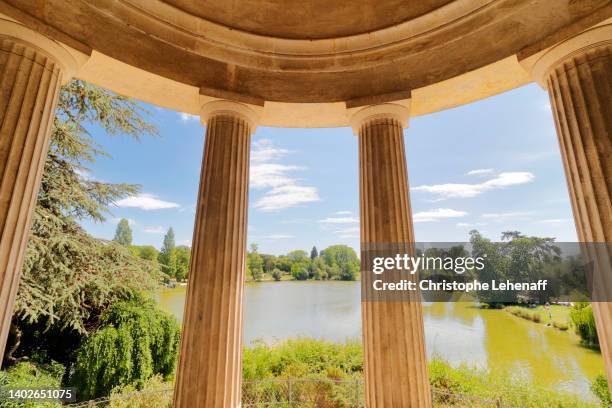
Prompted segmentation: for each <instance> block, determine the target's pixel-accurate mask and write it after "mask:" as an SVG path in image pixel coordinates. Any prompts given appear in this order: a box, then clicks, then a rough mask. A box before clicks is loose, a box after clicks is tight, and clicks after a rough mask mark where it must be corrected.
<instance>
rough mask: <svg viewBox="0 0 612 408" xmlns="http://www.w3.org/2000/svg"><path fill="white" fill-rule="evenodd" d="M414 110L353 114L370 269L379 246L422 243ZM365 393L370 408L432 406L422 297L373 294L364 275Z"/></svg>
mask: <svg viewBox="0 0 612 408" xmlns="http://www.w3.org/2000/svg"><path fill="white" fill-rule="evenodd" d="M408 113H409V112H408V109H407V108H406V107H404V106H402V105H399V104H382V105H374V106H369V107H366V108H364V109H361V110H359V111H358V112H357V113H355V114H354V115H353V116H352V124H353V130H354V131H355V133H357V134H358V137H359V178H360V182H359V183H360V188H359V191H360V206H361V210H360V213H361V217H360V218H361V245H362V251H361V253H362V256H361V262H362V265H361V266H362V267H361V270H362V271H367V269H368V268H369V265H368V263H369V260H368V259H369V254H371V251H372V250H373V249H382V250H385V249H389V248H393V249H398V250H400V251H410V248H411V247H412V244H413V243H414V231H413V228H412V213H411V209H410V196H409V193H408V172H407V168H406V155H405V149H404V135H403V128H404V126H405V125H407V119H408ZM361 279H362V282H361V284H362V294H364V295H363V296H362V303H361V310H362V324H363V343H364V352H365V397H366V406H367V407H368V408H410V407H414V408H416V407H419V408H423V407H425V408H426V407H431V404H432V402H431V394H430V388H429V381H428V375H427V355H426V353H425V336H424V330H423V314H422V307H421V302H420V300H419V299H416V296H415V295H414V294H411V295H406V296H405V297H403V298H402V299H398V298H397V296H394V298H393V299H392V300H387V301H385V300H384V299H380V298H379V299H377V300H372V299H368V294H367V293H368V289H367V288H369V287H370V286H371V285H372V275H371V273H366V272H362V278H361Z"/></svg>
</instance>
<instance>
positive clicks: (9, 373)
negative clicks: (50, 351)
mask: <svg viewBox="0 0 612 408" xmlns="http://www.w3.org/2000/svg"><path fill="white" fill-rule="evenodd" d="M63 374H64V366H63V365H61V364H59V363H57V362H50V363H48V364H35V363H33V362H30V361H27V362H25V361H24V362H20V363H18V364H15V365H14V366H12V367H11V368H9V369H8V370H6V371H2V372H0V388H1V390H0V407H1V408H17V407H19V408H34V407H37V408H41V407H43V408H44V407H49V408H51V407H53V408H56V407H57V408H59V407H60V406H61V404H59V403H55V402H44V403H43V402H38V401H10V400H9V399H8V396H7V394H6V393H5V390H6V389H19V388H40V389H47V388H58V387H60V384H61V379H62V376H63Z"/></svg>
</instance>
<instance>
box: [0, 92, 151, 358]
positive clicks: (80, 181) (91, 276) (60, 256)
mask: <svg viewBox="0 0 612 408" xmlns="http://www.w3.org/2000/svg"><path fill="white" fill-rule="evenodd" d="M144 115H146V111H145V110H144V109H143V108H142V107H141V105H140V104H138V103H137V102H135V101H133V100H130V99H128V98H125V97H123V96H120V95H116V94H114V93H111V92H109V91H106V90H104V89H101V88H98V87H96V86H93V85H90V84H87V83H85V82H82V81H72V82H70V83H69V84H67V85H66V86H65V87H64V88H62V90H61V93H60V97H59V102H58V107H57V112H56V117H55V120H54V122H53V127H52V133H51V141H50V146H49V152H48V158H47V161H46V163H45V168H44V173H43V176H42V182H41V188H40V192H39V194H38V200H37V204H36V207H35V210H34V215H33V223H32V229H31V234H30V240H29V243H28V246H27V250H26V255H25V261H24V265H23V270H22V277H21V284H20V287H19V291H18V293H17V298H16V302H15V309H14V315H13V322H12V327H11V334H12V335H11V336H10V339H9V344H8V347H7V354H6V356H5V362H8V363H12V362H15V361H16V360H17V359H18V357H19V356H20V355H24V354H26V353H29V352H33V350H35V351H36V352H37V353H40V352H41V349H43V350H42V352H43V353H44V352H46V353H51V354H58V353H60V354H61V355H51V356H50V357H52V358H54V359H56V360H58V361H63V360H66V359H68V358H70V356H69V355H70V353H71V350H70V349H71V343H76V344H74V347H76V346H77V345H78V343H79V342H80V339H81V337H82V336H83V335H86V334H87V333H88V332H89V331H91V330H93V329H95V328H96V327H97V326H98V325H99V316H100V314H101V312H102V311H103V310H104V309H105V308H107V307H108V305H110V304H111V303H112V302H113V301H115V300H118V299H127V298H130V297H131V296H132V294H133V293H134V292H135V291H139V290H147V289H150V288H152V287H153V284H154V277H153V273H154V272H155V271H154V266H153V264H152V263H150V262H147V261H144V260H141V259H138V258H136V257H134V256H133V255H131V253H130V252H129V250H128V249H127V248H125V247H123V246H121V245H119V244H116V243H113V242H105V241H101V240H98V239H95V238H93V237H92V236H90V235H89V234H87V232H85V231H84V230H83V228H82V227H81V226H80V225H79V223H78V222H79V221H81V220H85V219H89V220H94V221H97V222H102V221H104V220H105V217H106V216H107V214H108V213H109V207H110V206H111V205H113V203H115V202H116V201H117V200H119V199H121V198H123V197H126V196H129V195H131V194H135V193H136V192H138V189H139V186H137V185H132V184H125V183H107V182H102V181H99V180H95V179H94V178H91V177H89V176H88V174H89V173H88V169H87V167H86V166H87V165H88V164H91V163H93V162H94V161H95V160H96V158H97V157H99V156H107V154H106V153H105V152H104V151H103V150H102V149H101V147H100V146H99V145H97V144H96V143H95V141H94V139H93V138H92V136H91V134H90V131H89V130H90V129H91V128H94V127H96V128H98V129H102V130H103V131H104V132H105V133H106V134H108V135H121V136H128V137H132V138H136V139H139V138H140V137H142V136H143V135H145V134H155V133H156V129H155V128H154V127H153V126H152V125H150V124H149V123H147V122H146V120H145V118H144ZM24 329H27V330H24ZM54 342H57V344H60V345H62V347H54V346H53V345H54ZM20 345H21V347H20Z"/></svg>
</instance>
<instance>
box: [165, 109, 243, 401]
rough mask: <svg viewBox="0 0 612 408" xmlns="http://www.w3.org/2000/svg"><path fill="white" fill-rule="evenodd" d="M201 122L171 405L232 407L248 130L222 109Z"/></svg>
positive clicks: (238, 368) (237, 368)
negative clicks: (186, 282) (195, 201)
mask: <svg viewBox="0 0 612 408" xmlns="http://www.w3.org/2000/svg"><path fill="white" fill-rule="evenodd" d="M207 119H208V124H207V127H206V143H205V147H204V157H203V163H202V173H201V179H200V191H199V195H198V204H197V210H196V221H195V228H194V234H193V246H192V255H191V265H190V272H189V285H188V290H187V298H186V304H185V317H184V320H183V333H182V337H181V351H180V356H179V364H178V369H177V380H176V386H175V393H174V407H177V408H178V407H187V408H191V407H206V408H236V407H237V406H238V404H239V403H240V396H241V388H240V387H241V384H242V316H243V315H242V312H243V310H242V301H243V294H244V280H245V275H244V273H245V257H246V232H247V200H248V183H249V149H250V140H251V136H250V135H251V125H250V124H249V122H248V121H247V120H245V119H246V118H243V117H241V116H239V115H232V114H229V113H227V112H223V113H221V114H212V115H211V116H210V118H207Z"/></svg>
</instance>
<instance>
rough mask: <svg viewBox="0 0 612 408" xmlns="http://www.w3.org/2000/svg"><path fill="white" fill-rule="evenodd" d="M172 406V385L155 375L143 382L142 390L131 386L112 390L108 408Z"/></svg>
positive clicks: (162, 407)
mask: <svg viewBox="0 0 612 408" xmlns="http://www.w3.org/2000/svg"><path fill="white" fill-rule="evenodd" d="M171 405H172V384H171V383H169V382H164V380H163V378H162V377H161V376H159V375H155V376H153V377H151V378H150V379H148V380H147V381H146V382H144V384H143V386H142V389H141V390H137V389H136V387H134V386H133V385H126V386H123V387H117V388H115V389H114V390H113V392H112V394H111V398H110V402H109V404H108V406H107V407H108V408H153V407H155V408H169V407H170V406H171Z"/></svg>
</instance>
